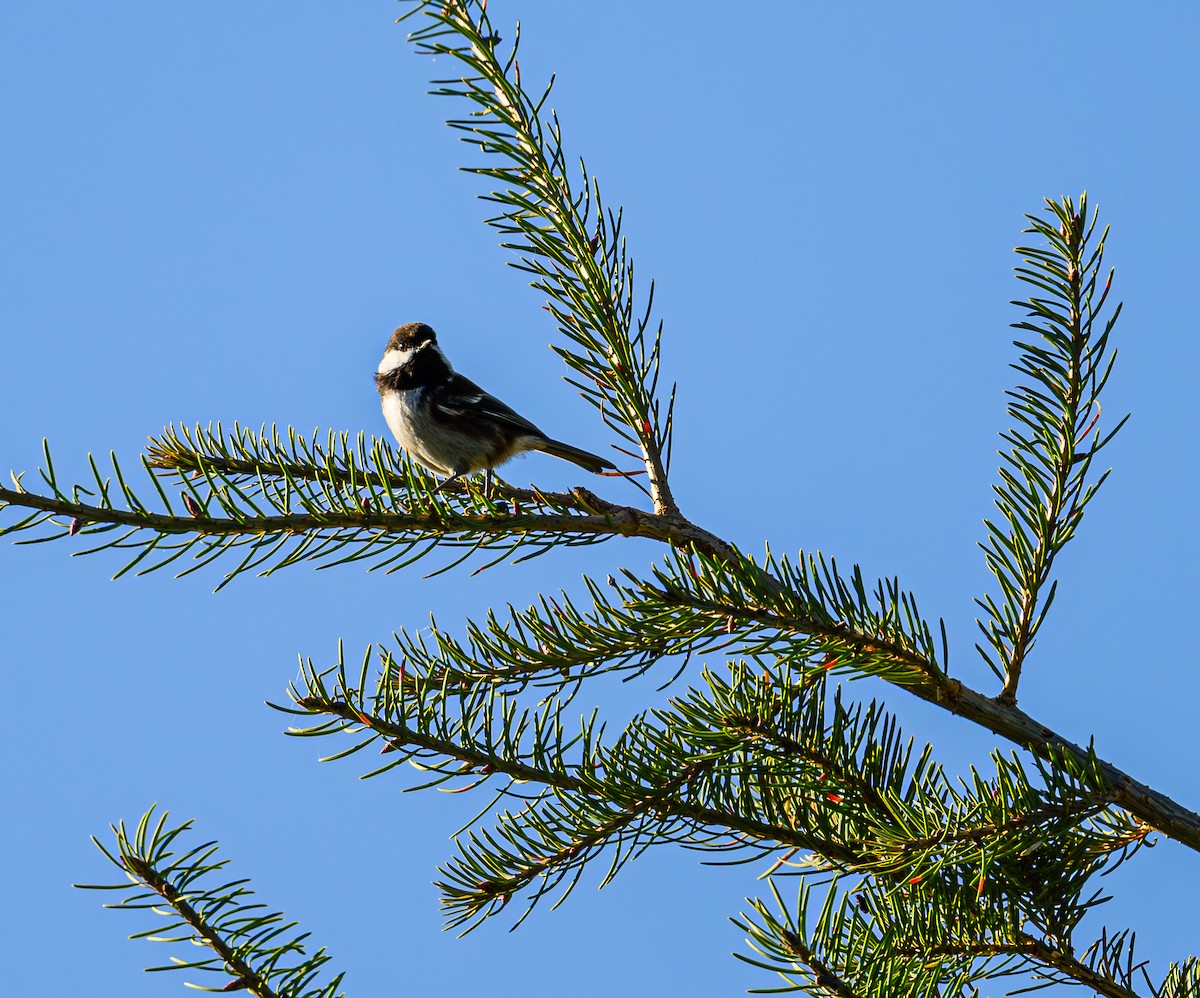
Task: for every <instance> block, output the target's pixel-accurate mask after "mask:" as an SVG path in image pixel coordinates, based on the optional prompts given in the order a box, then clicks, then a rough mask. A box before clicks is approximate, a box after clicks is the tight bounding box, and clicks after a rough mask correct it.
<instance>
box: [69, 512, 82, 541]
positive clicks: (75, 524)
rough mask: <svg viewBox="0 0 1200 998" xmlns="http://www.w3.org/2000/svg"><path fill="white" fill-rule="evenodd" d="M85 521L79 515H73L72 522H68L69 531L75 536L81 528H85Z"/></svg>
mask: <svg viewBox="0 0 1200 998" xmlns="http://www.w3.org/2000/svg"><path fill="white" fill-rule="evenodd" d="M83 523H84V521H83V520H81V519H79V517H77V516H73V517H71V522H70V523H69V524H67V533H68V534H70V535H71V536H72V537H74V536H75V535H76V534H77V533H79V531H80V530H82V529H83Z"/></svg>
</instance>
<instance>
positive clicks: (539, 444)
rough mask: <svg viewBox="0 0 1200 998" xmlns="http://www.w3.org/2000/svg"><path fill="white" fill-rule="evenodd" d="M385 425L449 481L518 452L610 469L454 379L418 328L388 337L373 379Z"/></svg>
mask: <svg viewBox="0 0 1200 998" xmlns="http://www.w3.org/2000/svg"><path fill="white" fill-rule="evenodd" d="M375 387H376V388H378V389H379V396H380V399H381V400H382V403H383V418H384V419H386V420H387V424H388V427H389V428H390V429H391V431H392V433H393V434H394V435H395V437H396V440H397V441H398V442H399V444H400V446H401V447H403V448H404V449H405V450H406V451H408V453H409V455H410V456H411V457H413V458H414V459H416V460H417V461H419V462H420V463H421V464H423V465H424V466H425V467H426V468H428V469H429V470H430V471H433V472H436V473H437V474H439V475H445V476H447V477H446V479H445V481H443V482H442V483H441V485H439V486H438V487H437V491H440V490H441V489H444V488H445V487H446V486H447V485H449V484H450V483H451V482H454V481H457V480H458V479H459V478H461V477H462V476H463V475H469V474H471V473H472V472H475V471H482V470H485V469H486V471H487V487H488V489H489V490H490V488H491V482H492V469H493V468H494V467H496V466H497V465H500V464H503V463H504V462H505V461H507V460H508V459H509V458H512V457H515V456H516V455H517V454H521V453H523V452H524V451H530V450H540V451H543V452H544V453H546V454H553V455H554V456H555V457H561V458H563V459H564V460H566V461H571V462H572V463H574V464H577V465H579V466H580V467H581V468H586V469H587V470H588V471H592V472H595V473H596V474H599V473H600V472H601V471H603V470H604V469H605V468H610V469H612V470H614V471H615V470H616V465H615V464H613V463H612V462H611V461H606V460H605V459H604V458H602V457H597V456H596V455H595V454H590V453H588V452H587V451H585V450H580V449H579V448H578V447H572V446H571V445H570V444H564V443H562V442H561V441H559V440H551V439H550V438H549V437H548V436H546V434H544V433H543V432H542V431H541V430H539V429H538V428H537V427H536V426H534V425H533V423H531V422H529V420H528V419H526V418H525V417H524V416H520V415H518V414H517V413H515V412H513V410H512V409H510V408H509V407H508V406H506V405H505V404H504V403H503V402H501V401H500V400H499V399H498V398H495V397H493V396H491V395H489V394H488V393H487V392H485V391H484V390H483V389H482V388H480V387H479V386H478V385H477V384H475V382H473V381H469V380H467V379H466V378H464V377H463V376H462V375H461V374H458V373H457V372H455V370H454V368H452V367H451V366H450V361H448V360H447V359H446V355H445V354H444V353H442V351H441V349H440V348H439V347H438V345H437V334H436V333H435V332H434V331H433V330H432V329H431V328H430V327H429V326H427V325H425V323H423V322H408V323H405V324H404V325H403V326H401V327H400V328H399V329H397V330H396V331H395V332H394V333H392V338H391V339H390V340H388V345H387V350H386V351H385V352H384V354H383V360H381V361H380V362H379V370H378V371H377V372H376V374H375Z"/></svg>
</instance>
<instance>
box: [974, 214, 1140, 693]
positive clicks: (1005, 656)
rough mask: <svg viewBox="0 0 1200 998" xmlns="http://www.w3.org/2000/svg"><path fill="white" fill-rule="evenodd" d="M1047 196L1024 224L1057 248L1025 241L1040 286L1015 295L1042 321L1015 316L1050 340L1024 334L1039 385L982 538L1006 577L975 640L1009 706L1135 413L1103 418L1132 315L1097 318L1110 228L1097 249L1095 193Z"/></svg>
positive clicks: (1028, 278)
mask: <svg viewBox="0 0 1200 998" xmlns="http://www.w3.org/2000/svg"><path fill="white" fill-rule="evenodd" d="M1046 206H1047V211H1048V212H1049V213H1050V214H1051V216H1052V220H1047V219H1044V218H1041V217H1038V216H1034V215H1027V216H1026V218H1028V220H1029V222H1030V227H1029V228H1028V229H1026V230H1025V231H1026V232H1033V233H1037V234H1039V235H1041V236H1042V237H1044V238H1045V239H1046V241H1047V243H1048V244H1049V246H1048V247H1028V246H1022V247H1018V248H1017V252H1018V253H1020V254H1021V255H1022V257H1023V258H1024V263H1025V266H1023V267H1018V268H1017V277H1018V278H1019V279H1020V280H1022V281H1024V282H1025V283H1027V284H1030V285H1032V286H1033V287H1034V288H1035V289H1037V291H1039V292H1040V293H1041V294H1040V295H1038V296H1035V297H1032V298H1030V299H1028V300H1027V301H1026V302H1013V304H1014V305H1022V306H1024V307H1025V308H1026V309H1027V310H1028V314H1029V319H1031V320H1034V321H1029V320H1025V321H1022V322H1018V323H1014V326H1015V327H1016V328H1017V329H1019V330H1022V331H1024V332H1028V333H1033V334H1034V335H1035V336H1037V337H1039V340H1037V341H1034V342H1023V341H1021V340H1017V341H1016V345H1017V346H1018V347H1019V348H1020V349H1021V351H1022V354H1021V359H1020V361H1019V362H1018V363H1016V364H1014V365H1013V367H1014V368H1015V369H1016V370H1017V371H1018V372H1020V373H1021V374H1022V375H1023V376H1025V378H1027V379H1028V383H1027V384H1022V385H1019V386H1017V388H1016V389H1015V390H1013V391H1009V392H1008V393H1007V394H1008V395H1009V396H1010V398H1011V399H1012V401H1011V402H1010V403H1009V406H1008V413H1009V415H1010V416H1011V417H1012V419H1013V420H1014V422H1015V423H1016V426H1015V427H1014V428H1013V429H1011V430H1009V431H1008V432H1007V433H1004V434H1002V435H1001V436H1002V439H1003V440H1004V441H1005V442H1006V443H1007V444H1009V445H1010V447H1011V449H1010V450H1009V451H1007V452H1004V451H1002V452H1001V457H1002V458H1003V459H1004V464H1003V465H1002V466H1001V468H1000V478H1001V484H1000V485H996V486H993V489H994V491H995V493H996V506H997V507H998V508H999V510H1000V513H1001V516H1002V518H1003V520H1002V523H1001V524H999V525H997V524H996V523H993V522H991V521H985V525H986V527H987V530H988V538H987V542H986V543H985V544H983V545H981V546H982V547H983V549H984V553H985V555H986V558H987V563H988V567H989V568H990V569H991V570H992V572H993V574H995V576H996V579H997V581H998V582H999V583H1000V589H1001V594H1002V595H1001V601H1000V602H999V603H997V602H996V601H995V600H993V599H992V598H991V597H986V598H984V599H982V600H977V601H976V602H977V603H978V604H979V606H980V607H982V608H983V609H984V610H986V611H987V614H988V618H989V619H988V622H987V623H986V624H984V623H983V622H980V623H979V627H980V629H981V630H982V631H983V632H984V634H985V635H986V637H987V641H988V644H989V645H990V646H991V647H990V651H988V650H985V649H984V648H983V647H982V646H979V645H977V646H976V647H977V648H978V649H979V652H980V654H981V655H982V656H983V658H984V660H985V661H986V662H987V663H988V665H989V666H990V667H991V669H992V670H993V672H995V673H996V674H997V675H998V676H999V677H1000V678H1001V679H1003V681H1004V686H1003V689H1002V690H1001V692H1000V696H999V699H1000V701H1001V702H1002V703H1005V704H1009V705H1015V704H1016V702H1017V685H1018V683H1019V682H1020V679H1021V669H1022V667H1023V666H1024V663H1025V659H1026V656H1027V655H1028V653H1029V651H1030V649H1031V648H1032V647H1033V644H1034V640H1035V638H1036V635H1037V633H1038V630H1039V629H1040V627H1041V625H1042V622H1043V621H1044V620H1045V617H1046V612H1047V611H1048V610H1049V609H1050V605H1051V603H1052V602H1053V601H1054V593H1055V586H1056V585H1057V583H1055V584H1052V585H1050V587H1049V589H1048V591H1045V592H1044V595H1043V591H1044V590H1045V588H1046V585H1047V583H1048V582H1049V579H1050V574H1051V570H1052V568H1053V565H1054V559H1055V557H1056V556H1057V555H1058V553H1059V552H1060V551H1061V550H1062V549H1063V548H1064V547H1065V546H1066V544H1067V542H1068V541H1070V540H1071V538H1072V537H1073V536H1074V535H1075V531H1076V530H1077V529H1078V527H1079V523H1080V521H1081V520H1082V518H1083V513H1084V509H1085V508H1086V506H1087V505H1088V503H1089V502H1090V501H1091V500H1092V499H1093V498H1094V497H1095V495H1096V492H1097V490H1098V489H1099V488H1100V486H1101V485H1102V484H1103V483H1104V479H1105V478H1106V477H1107V472H1105V473H1104V474H1101V475H1100V476H1099V477H1098V478H1097V479H1096V480H1094V481H1089V473H1090V471H1091V464H1092V460H1093V459H1094V458H1095V457H1096V455H1097V454H1098V453H1099V452H1100V451H1101V449H1103V448H1104V447H1105V446H1107V445H1108V443H1109V442H1110V441H1111V440H1112V439H1113V437H1114V436H1116V434H1117V432H1118V431H1119V430H1120V429H1121V427H1122V426H1124V425H1125V420H1126V419H1128V417H1125V419H1121V420H1119V421H1118V422H1117V424H1116V426H1115V427H1114V428H1113V429H1112V430H1110V431H1108V432H1107V433H1102V432H1101V431H1100V429H1099V428H1098V424H1099V422H1100V416H1101V410H1100V393H1101V391H1102V389H1103V388H1104V385H1105V383H1106V382H1107V381H1108V378H1109V375H1110V374H1111V373H1112V369H1113V363H1114V362H1115V361H1116V351H1115V350H1113V351H1112V352H1111V353H1110V352H1109V351H1108V339H1109V335H1110V334H1111V332H1112V329H1113V326H1114V325H1115V324H1116V321H1117V318H1118V316H1120V314H1121V306H1120V305H1117V307H1116V308H1115V309H1114V310H1113V313H1112V315H1111V316H1109V317H1108V319H1107V321H1105V322H1104V325H1103V328H1102V329H1100V330H1098V329H1097V328H1096V327H1097V324H1098V323H1099V321H1100V318H1101V312H1102V310H1103V308H1104V304H1105V301H1106V300H1107V298H1108V293H1109V290H1110V288H1111V287H1112V271H1111V270H1110V271H1109V272H1108V276H1107V279H1106V281H1105V283H1104V286H1103V288H1102V289H1100V290H1098V289H1097V283H1098V281H1099V278H1100V276H1101V273H1102V265H1103V259H1104V241H1105V238H1106V237H1107V235H1108V230H1107V228H1106V229H1105V230H1104V232H1103V233H1102V234H1101V236H1100V240H1099V242H1098V244H1096V246H1095V247H1094V248H1093V247H1092V246H1091V245H1090V242H1091V238H1092V235H1093V232H1094V230H1095V227H1096V221H1097V213H1096V212H1095V211H1093V212H1092V215H1091V218H1089V217H1088V204H1087V195H1086V194H1084V195H1083V196H1082V197H1081V198H1080V200H1079V207H1078V210H1076V207H1075V204H1074V202H1073V201H1072V199H1071V198H1063V199H1062V201H1061V202H1058V201H1050V200H1047V202H1046ZM1055 223H1057V224H1055Z"/></svg>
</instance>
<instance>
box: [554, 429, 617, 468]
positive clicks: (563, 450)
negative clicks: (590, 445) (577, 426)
mask: <svg viewBox="0 0 1200 998" xmlns="http://www.w3.org/2000/svg"><path fill="white" fill-rule="evenodd" d="M538 450H540V451H542V452H544V453H546V454H553V455H554V456H555V457H561V458H562V459H563V460H564V461H570V462H571V463H572V464H577V465H579V467H581V468H587V470H588V471H590V472H593V473H594V474H597V475H598V474H600V472H602V471H603V470H604V469H606V468H607V469H609V470H611V471H616V470H617V466H616V465H615V464H613V463H612V461H606V460H605V459H604V458H602V457H597V456H596V455H595V454H592V453H590V452H588V451H585V450H580V448H578V447H572V446H571V445H570V444H564V443H563V442H562V441H561V440H551V439H549V438H548V437H547V438H546V440H544V441H543V442H542V444H541V446H539V447H538Z"/></svg>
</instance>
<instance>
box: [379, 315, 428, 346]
mask: <svg viewBox="0 0 1200 998" xmlns="http://www.w3.org/2000/svg"><path fill="white" fill-rule="evenodd" d="M436 342H437V333H435V332H434V331H433V327H432V326H427V325H425V323H423V322H406V323H405V324H404V325H403V326H399V327H398V328H397V329H396V331H395V332H394V333H392V338H391V339H390V340H388V345H387V348H388V349H389V350H412V349H413V348H415V347H419V346H422V345H423V344H425V343H436Z"/></svg>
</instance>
